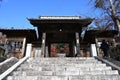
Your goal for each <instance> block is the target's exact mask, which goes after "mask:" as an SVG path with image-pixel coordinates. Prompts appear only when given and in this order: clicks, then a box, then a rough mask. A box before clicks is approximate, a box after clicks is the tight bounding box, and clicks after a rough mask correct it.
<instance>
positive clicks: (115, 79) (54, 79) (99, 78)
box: [7, 75, 120, 80]
mask: <svg viewBox="0 0 120 80" xmlns="http://www.w3.org/2000/svg"><path fill="white" fill-rule="evenodd" d="M7 80H120V76H118V75H112V76H109V75H95V76H90V75H84V76H9V77H8V78H7Z"/></svg>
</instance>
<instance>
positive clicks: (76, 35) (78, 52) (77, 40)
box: [75, 32, 81, 56]
mask: <svg viewBox="0 0 120 80" xmlns="http://www.w3.org/2000/svg"><path fill="white" fill-rule="evenodd" d="M75 37H76V52H77V56H81V54H80V41H79V40H80V39H79V33H78V32H76V33H75Z"/></svg>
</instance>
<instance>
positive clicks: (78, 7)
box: [0, 0, 99, 29]
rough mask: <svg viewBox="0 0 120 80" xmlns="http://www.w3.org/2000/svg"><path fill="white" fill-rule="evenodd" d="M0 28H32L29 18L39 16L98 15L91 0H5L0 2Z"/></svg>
mask: <svg viewBox="0 0 120 80" xmlns="http://www.w3.org/2000/svg"><path fill="white" fill-rule="evenodd" d="M0 4H1V6H0V28H11V27H14V28H32V29H34V27H33V26H32V25H31V24H30V23H29V21H28V20H27V18H38V17H39V16H82V17H91V18H94V17H97V16H98V15H99V12H97V11H95V10H94V8H93V7H92V3H91V4H89V0H3V2H2V3H0Z"/></svg>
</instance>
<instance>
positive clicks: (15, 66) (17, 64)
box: [0, 57, 29, 80]
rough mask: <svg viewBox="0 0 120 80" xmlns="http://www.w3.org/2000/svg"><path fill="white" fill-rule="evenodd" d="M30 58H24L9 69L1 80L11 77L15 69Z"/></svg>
mask: <svg viewBox="0 0 120 80" xmlns="http://www.w3.org/2000/svg"><path fill="white" fill-rule="evenodd" d="M28 58H29V57H24V58H22V59H20V60H19V61H18V62H17V63H16V64H14V65H13V66H12V67H10V68H9V69H7V70H6V71H5V72H4V73H2V74H1V75H0V80H2V79H4V78H5V77H6V76H7V75H9V74H10V73H11V72H12V71H13V70H14V69H16V68H17V67H18V66H19V65H21V64H22V63H23V62H24V61H26V60H27V59H28Z"/></svg>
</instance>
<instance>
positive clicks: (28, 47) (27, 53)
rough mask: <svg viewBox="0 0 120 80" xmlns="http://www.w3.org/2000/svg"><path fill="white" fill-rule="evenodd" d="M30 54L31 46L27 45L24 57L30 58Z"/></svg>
mask: <svg viewBox="0 0 120 80" xmlns="http://www.w3.org/2000/svg"><path fill="white" fill-rule="evenodd" d="M31 52H32V44H27V48H26V55H25V56H26V57H30V55H31Z"/></svg>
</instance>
